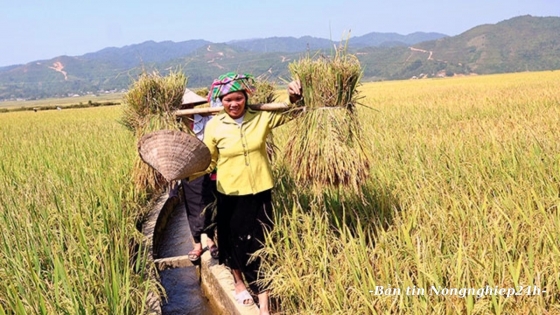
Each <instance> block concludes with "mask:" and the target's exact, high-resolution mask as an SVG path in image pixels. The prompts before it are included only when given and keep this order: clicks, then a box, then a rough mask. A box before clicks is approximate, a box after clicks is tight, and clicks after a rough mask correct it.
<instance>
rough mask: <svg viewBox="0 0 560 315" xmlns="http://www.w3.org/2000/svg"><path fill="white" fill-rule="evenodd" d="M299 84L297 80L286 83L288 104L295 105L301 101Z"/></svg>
mask: <svg viewBox="0 0 560 315" xmlns="http://www.w3.org/2000/svg"><path fill="white" fill-rule="evenodd" d="M301 92H302V90H301V82H300V81H299V80H295V81H292V82H290V83H288V94H289V95H290V103H292V104H293V103H295V102H297V101H299V100H300V99H301V97H302V96H301Z"/></svg>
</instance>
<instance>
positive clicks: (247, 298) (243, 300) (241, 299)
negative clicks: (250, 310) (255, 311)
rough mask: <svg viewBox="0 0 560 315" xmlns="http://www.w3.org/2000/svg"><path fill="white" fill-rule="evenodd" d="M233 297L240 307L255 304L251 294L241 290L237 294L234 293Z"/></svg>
mask: <svg viewBox="0 0 560 315" xmlns="http://www.w3.org/2000/svg"><path fill="white" fill-rule="evenodd" d="M234 297H235V300H236V301H237V303H239V305H241V306H251V305H254V304H255V300H253V297H252V296H251V294H249V291H247V290H243V291H241V292H239V293H235V294H234Z"/></svg>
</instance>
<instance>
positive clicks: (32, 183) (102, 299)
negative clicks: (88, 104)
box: [0, 106, 156, 314]
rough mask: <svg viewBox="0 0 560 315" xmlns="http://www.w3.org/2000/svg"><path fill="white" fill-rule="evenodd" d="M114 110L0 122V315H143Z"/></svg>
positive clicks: (124, 136) (127, 147)
mask: <svg viewBox="0 0 560 315" xmlns="http://www.w3.org/2000/svg"><path fill="white" fill-rule="evenodd" d="M120 116H121V108H120V106H112V107H103V108H87V109H75V110H62V111H56V110H55V111H41V112H36V113H35V112H14V113H5V114H0V143H1V147H0V178H1V180H0V191H1V193H0V209H1V211H0V229H1V230H2V232H1V238H0V279H1V280H0V314H142V313H144V312H145V305H144V301H145V299H146V296H147V292H148V291H149V290H150V289H155V285H156V284H155V283H154V281H152V280H149V277H148V275H149V271H150V268H146V267H145V266H146V262H145V257H146V254H145V253H143V252H140V253H137V254H138V255H136V253H135V252H134V247H133V245H134V244H137V243H139V242H140V241H141V233H140V232H139V231H138V230H137V229H136V218H137V217H138V216H139V215H141V212H142V210H141V209H139V208H138V207H137V206H136V203H137V202H138V201H140V200H141V198H142V196H141V194H136V193H135V192H134V190H133V189H132V186H131V183H130V176H129V173H130V171H131V168H132V161H133V159H134V157H135V155H136V147H135V139H134V137H133V135H132V134H131V133H130V132H128V131H127V130H125V129H124V127H122V126H121V125H120V124H119V123H118V122H117V120H118V119H119V118H120Z"/></svg>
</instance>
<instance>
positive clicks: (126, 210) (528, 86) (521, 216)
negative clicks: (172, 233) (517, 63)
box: [0, 71, 560, 314]
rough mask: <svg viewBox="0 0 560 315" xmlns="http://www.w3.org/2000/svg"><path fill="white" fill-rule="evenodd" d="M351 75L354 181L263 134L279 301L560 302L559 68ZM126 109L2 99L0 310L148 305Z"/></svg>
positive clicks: (365, 308)
mask: <svg viewBox="0 0 560 315" xmlns="http://www.w3.org/2000/svg"><path fill="white" fill-rule="evenodd" d="M359 90H360V91H361V96H363V99H362V102H363V103H364V104H365V105H366V106H367V107H365V106H358V107H357V110H358V114H359V119H360V123H361V125H362V127H363V128H364V131H365V134H366V139H367V144H366V145H367V146H368V147H369V148H370V151H371V152H370V154H371V157H370V166H371V169H370V172H369V176H368V177H367V180H365V181H364V182H363V187H362V188H361V189H362V196H360V197H358V196H356V195H355V194H352V193H349V192H344V191H333V190H325V191H324V192H323V195H322V198H316V196H314V194H313V193H312V192H311V191H310V190H309V187H301V186H297V185H295V184H294V182H293V180H292V179H291V177H290V176H289V174H290V165H287V164H286V163H283V160H282V158H281V157H282V156H283V154H282V150H283V148H285V147H286V146H287V145H288V144H287V143H286V139H288V137H289V133H290V130H291V129H290V124H291V123H289V124H288V125H286V126H283V127H280V128H279V129H277V130H276V131H275V133H274V137H275V143H276V145H277V146H278V147H279V148H280V149H279V150H280V151H279V152H278V153H279V154H278V155H277V158H276V159H275V164H274V171H275V173H276V177H277V185H276V188H275V190H274V203H275V210H276V221H277V224H276V228H275V229H274V231H273V232H272V233H271V235H270V237H269V239H268V240H267V244H266V246H265V248H264V249H263V250H262V252H261V254H262V255H263V256H264V257H266V263H265V266H264V272H265V274H266V278H267V280H268V281H270V282H271V289H272V291H271V292H272V295H273V296H274V299H275V305H276V308H277V313H279V314H560V306H559V305H560V303H559V302H560V211H559V209H558V206H559V203H560V141H558V138H559V136H560V71H549V72H534V73H517V74H503V75H491V76H473V77H462V78H450V79H433V80H411V81H391V82H377V83H367V84H364V85H362V86H360V87H359ZM279 99H282V97H280V98H279ZM121 115H122V108H121V106H111V107H99V108H86V109H73V110H62V111H44V112H37V113H34V112H14V113H5V114H0V143H1V147H0V178H1V180H0V191H1V192H2V193H1V194H0V207H1V210H2V211H1V212H0V213H1V215H0V228H2V230H3V231H2V238H1V240H0V247H1V250H0V279H1V280H0V314H96V313H97V314H143V313H145V312H146V310H145V307H144V302H145V300H146V297H147V294H148V293H147V292H148V291H149V290H152V289H154V288H155V286H156V284H155V283H154V281H153V280H150V278H149V277H148V275H149V274H150V268H151V267H149V266H148V267H145V261H144V259H143V258H144V257H145V253H142V252H141V253H138V255H135V254H134V252H133V251H132V249H131V246H130V245H131V244H133V243H135V242H138V241H140V239H141V236H140V232H139V231H138V230H137V229H136V226H135V224H136V220H137V218H138V217H139V216H141V213H142V211H144V210H142V209H141V208H139V207H138V205H137V203H138V201H139V200H142V196H141V192H136V191H135V190H134V188H133V186H132V183H131V181H130V171H131V169H132V165H133V164H134V159H135V158H136V154H137V153H136V147H135V142H136V139H134V136H133V135H132V134H131V133H130V132H129V131H127V130H126V129H125V128H124V127H123V126H122V125H120V124H119V123H118V122H117V121H118V120H119V119H120V117H121Z"/></svg>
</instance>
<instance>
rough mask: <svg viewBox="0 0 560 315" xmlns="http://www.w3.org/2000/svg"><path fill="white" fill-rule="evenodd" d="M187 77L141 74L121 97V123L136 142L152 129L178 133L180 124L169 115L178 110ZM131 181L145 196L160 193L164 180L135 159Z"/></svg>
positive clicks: (146, 165) (177, 74)
mask: <svg viewBox="0 0 560 315" xmlns="http://www.w3.org/2000/svg"><path fill="white" fill-rule="evenodd" d="M186 84H187V78H186V76H185V75H184V73H182V72H180V71H172V72H170V73H169V74H168V75H166V76H164V75H161V74H159V73H158V72H152V73H143V74H141V75H140V76H139V78H138V79H137V80H136V81H134V82H133V83H132V84H131V86H130V88H129V90H128V92H127V93H126V94H125V95H124V109H123V117H122V119H121V122H122V124H123V125H125V126H126V127H127V128H128V129H129V130H131V131H132V132H133V133H134V134H135V135H136V138H137V139H140V138H142V136H144V135H146V134H148V133H150V132H153V131H156V130H163V129H167V130H181V129H182V128H183V125H182V124H181V123H179V122H178V121H177V119H176V118H175V116H174V115H173V113H174V111H175V110H177V109H179V108H180V107H181V103H182V98H183V94H184V91H185V86H186ZM132 180H133V182H134V184H135V187H136V189H137V190H139V191H145V192H146V193H147V194H148V195H151V194H155V193H158V192H160V191H161V190H162V189H163V188H164V187H165V185H166V184H167V181H166V180H165V178H164V177H163V176H162V175H161V174H160V173H159V172H158V171H156V170H155V169H153V168H152V167H150V166H149V165H148V164H146V163H144V162H143V161H142V160H141V159H140V157H137V159H136V160H135V164H134V167H133V169H132Z"/></svg>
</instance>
